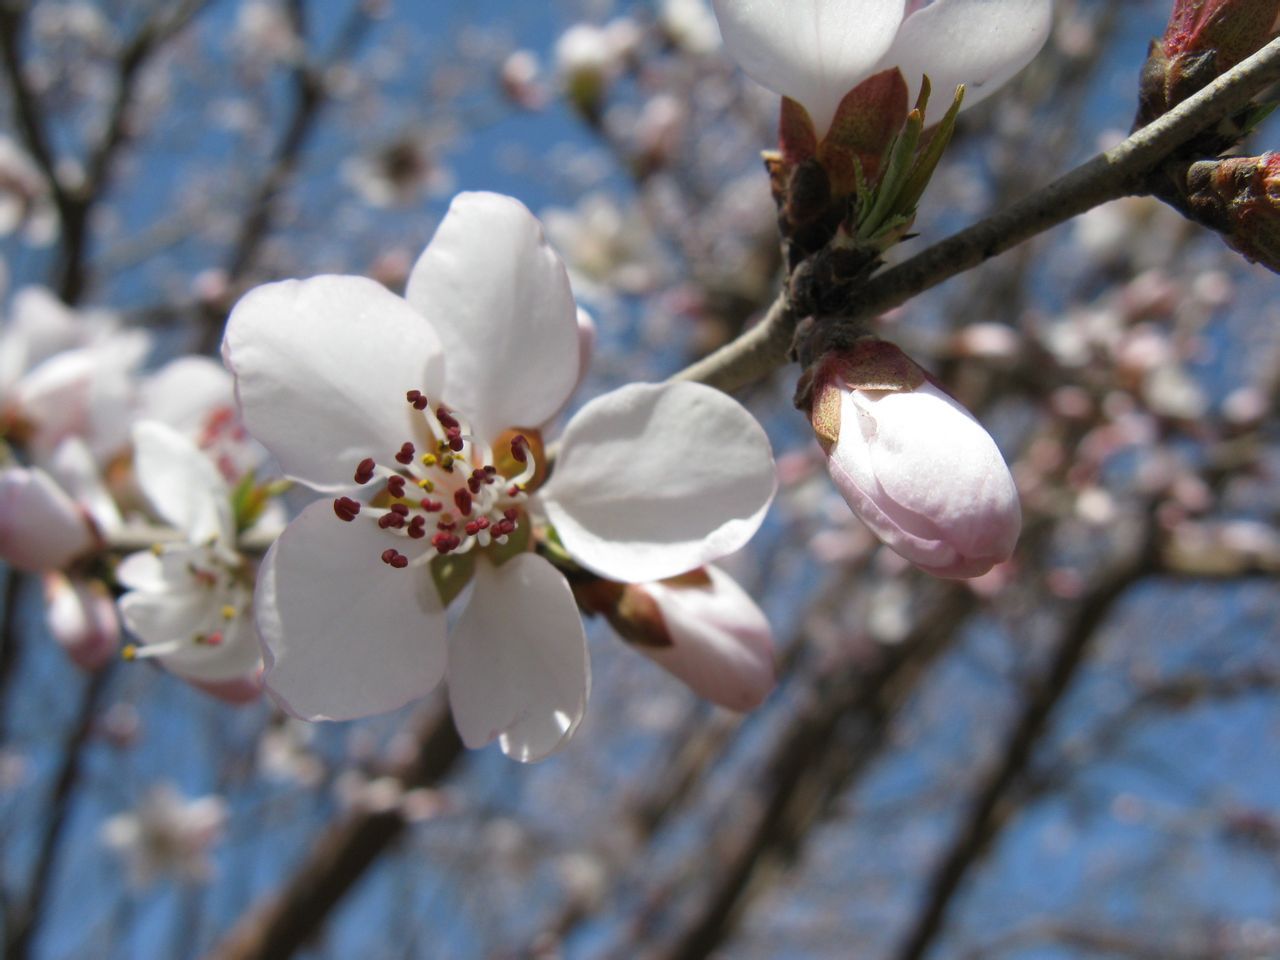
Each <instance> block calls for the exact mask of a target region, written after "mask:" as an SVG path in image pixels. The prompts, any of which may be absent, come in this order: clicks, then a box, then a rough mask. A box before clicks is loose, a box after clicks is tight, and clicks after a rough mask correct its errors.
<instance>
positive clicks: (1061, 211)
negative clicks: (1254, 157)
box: [676, 39, 1280, 391]
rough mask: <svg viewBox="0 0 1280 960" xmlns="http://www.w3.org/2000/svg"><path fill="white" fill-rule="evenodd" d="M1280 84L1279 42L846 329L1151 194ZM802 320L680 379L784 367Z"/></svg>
mask: <svg viewBox="0 0 1280 960" xmlns="http://www.w3.org/2000/svg"><path fill="white" fill-rule="evenodd" d="M1277 80H1280V39H1277V40H1273V41H1272V42H1271V43H1269V44H1267V46H1265V47H1263V48H1262V49H1261V50H1259V51H1258V52H1257V53H1255V54H1254V55H1253V56H1252V57H1249V58H1248V59H1247V60H1244V61H1243V62H1241V63H1240V64H1238V65H1237V66H1236V67H1234V68H1233V69H1232V70H1230V71H1229V72H1227V73H1225V74H1223V75H1222V76H1221V77H1219V78H1218V79H1216V80H1215V81H1213V82H1212V83H1210V84H1209V85H1208V86H1206V87H1205V88H1204V89H1203V90H1201V91H1200V92H1199V93H1197V94H1195V95H1194V96H1192V97H1189V98H1187V99H1186V100H1184V101H1183V102H1182V103H1180V104H1179V105H1178V106H1176V107H1174V108H1173V109H1172V110H1170V111H1169V112H1168V113H1166V114H1165V115H1164V116H1162V117H1160V118H1159V119H1158V120H1156V121H1154V122H1153V123H1150V124H1148V125H1147V126H1145V127H1143V128H1142V129H1140V130H1137V131H1135V132H1134V133H1133V134H1131V135H1130V136H1129V137H1128V138H1127V139H1125V140H1124V141H1122V142H1121V143H1119V144H1117V145H1116V146H1114V147H1112V148H1111V149H1110V150H1107V151H1104V152H1103V153H1100V154H1098V155H1097V156H1095V157H1094V158H1093V159H1091V160H1088V161H1087V162H1085V163H1084V164H1082V165H1081V166H1079V167H1077V168H1075V169H1074V170H1072V171H1071V172H1070V173H1067V174H1065V175H1064V176H1062V177H1060V178H1059V179H1057V180H1055V181H1054V182H1053V183H1051V184H1049V185H1048V186H1047V187H1044V188H1043V189H1041V190H1038V191H1036V192H1035V193H1034V194H1032V195H1031V196H1029V197H1026V198H1024V199H1023V200H1020V201H1018V202H1017V203H1015V204H1013V205H1012V206H1010V207H1009V208H1007V209H1005V210H1003V211H1001V212H1000V213H997V214H995V215H994V216H991V217H988V218H986V219H985V220H982V221H980V222H978V223H976V224H974V225H973V226H971V227H968V228H967V229H965V230H961V231H960V232H959V233H956V234H954V235H952V236H951V237H948V238H947V239H945V240H942V241H940V242H939V243H936V244H934V245H933V246H932V247H929V248H928V249H926V250H923V251H921V252H920V253H918V254H916V255H915V256H914V257H912V258H910V259H909V260H907V261H905V262H903V263H901V264H899V265H897V266H895V267H890V268H889V269H887V270H884V271H883V272H881V273H879V274H876V275H875V276H874V277H872V278H871V279H870V280H868V281H867V283H866V285H865V286H864V287H863V288H862V289H861V290H860V291H858V292H857V293H855V294H854V298H853V302H854V304H855V307H854V309H853V311H852V312H851V313H850V314H849V315H848V316H843V317H840V318H839V322H840V323H841V324H849V325H852V326H857V325H859V324H862V323H865V322H866V321H867V320H869V319H871V318H874V317H876V316H879V315H880V314H882V313H884V312H885V311H887V310H891V309H893V308H894V307H897V306H901V305H902V304H904V303H906V302H907V301H908V300H910V299H911V298H912V297H914V296H916V295H917V294H920V293H922V292H924V291H925V290H928V289H930V288H932V287H935V286H937V285H938V284H940V283H942V282H943V281H946V280H949V279H951V278H952V277H954V276H956V275H958V274H960V273H963V272H965V271H966V270H970V269H972V268H974V267H976V266H978V265H979V264H981V263H984V262H985V261H987V260H989V259H991V258H992V257H994V256H996V255H998V254H1001V253H1004V252H1005V251H1006V250H1009V249H1011V248H1012V247H1015V246H1017V245H1018V244H1020V243H1022V242H1023V241H1025V240H1029V239H1031V238H1032V237H1034V236H1036V235H1038V234H1040V233H1043V232H1044V231H1046V230H1048V229H1050V228H1051V227H1056V226H1057V225H1058V224H1061V223H1065V222H1066V221H1067V220H1070V219H1071V218H1072V217H1075V216H1078V215H1079V214H1081V213H1084V212H1085V211H1087V210H1090V209H1092V208H1093V207H1096V206H1098V205H1099V204H1102V203H1105V202H1107V201H1108V200H1115V199H1117V198H1119V197H1123V196H1127V195H1130V194H1133V193H1142V192H1146V187H1145V183H1146V181H1147V179H1148V178H1149V177H1150V176H1151V175H1152V174H1153V173H1154V172H1155V171H1157V170H1158V169H1159V168H1160V166H1161V165H1162V164H1163V163H1164V162H1165V161H1166V160H1167V159H1168V158H1169V157H1170V156H1171V155H1172V154H1173V153H1175V152H1176V151H1177V150H1178V148H1179V147H1182V146H1183V145H1184V144H1186V143H1187V142H1188V141H1190V140H1191V139H1193V138H1194V137H1195V136H1197V135H1198V134H1200V133H1201V132H1203V131H1204V130H1205V129H1206V128H1208V127H1210V126H1212V125H1213V124H1215V123H1217V122H1218V121H1220V120H1222V119H1223V118H1225V117H1228V116H1231V115H1232V114H1235V113H1237V112H1239V111H1240V110H1242V109H1243V108H1244V107H1245V106H1246V105H1247V104H1248V103H1249V101H1250V100H1251V99H1253V97H1255V96H1257V95H1258V94H1259V93H1260V92H1261V91H1262V90H1264V89H1265V88H1266V87H1268V86H1269V85H1271V84H1272V83H1275V82H1276V81H1277ZM799 319H801V318H799V317H795V316H793V315H790V314H789V311H787V310H786V309H785V306H780V305H779V304H776V303H775V305H774V307H773V308H772V309H771V310H770V311H769V316H768V317H767V318H766V320H765V321H764V322H762V323H761V324H759V325H757V326H756V327H754V328H752V329H750V330H748V331H747V332H746V333H745V334H744V335H743V336H741V337H739V338H738V339H737V340H735V341H734V342H733V343H730V344H727V345H726V346H724V347H722V348H720V349H719V350H717V351H716V352H715V353H713V354H711V355H710V356H708V357H706V358H705V359H703V360H700V361H698V362H697V363H695V364H694V365H692V366H691V367H689V369H687V370H685V371H682V372H681V373H679V374H677V375H676V378H677V379H685V380H699V381H701V382H703V383H709V384H712V385H713V386H716V387H719V388H720V389H722V390H726V391H733V390H737V389H740V388H741V387H743V386H745V385H747V384H748V383H751V382H752V381H753V380H756V379H759V378H760V377H762V376H764V375H765V374H767V373H768V372H769V371H771V370H773V369H776V368H777V367H780V366H782V365H783V364H785V363H786V362H787V358H788V355H789V353H790V349H791V334H792V333H793V332H794V327H795V323H796V321H798V320H799Z"/></svg>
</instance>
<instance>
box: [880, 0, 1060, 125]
mask: <svg viewBox="0 0 1280 960" xmlns="http://www.w3.org/2000/svg"><path fill="white" fill-rule="evenodd" d="M1052 23H1053V2H1052V0H937V2H936V3H933V4H930V5H929V6H927V7H925V8H924V9H923V10H918V11H917V12H915V13H913V14H912V15H911V16H909V17H908V18H907V19H906V20H905V21H904V22H903V24H902V30H901V31H900V32H899V33H898V37H897V39H896V40H895V41H894V42H893V46H892V47H891V48H890V49H889V52H888V53H886V54H885V56H884V59H883V60H882V61H881V62H880V65H879V69H888V68H889V67H894V66H896V67H899V68H900V69H901V70H902V75H903V77H905V78H906V81H907V86H908V88H909V89H910V91H911V100H912V102H914V101H915V98H916V94H917V93H919V91H920V78H921V76H922V75H923V74H926V73H927V74H928V75H929V83H930V85H931V86H932V88H933V100H931V102H930V106H931V110H930V115H931V118H932V119H934V120H937V119H938V118H940V117H941V116H942V114H943V112H944V111H945V110H946V108H947V106H948V105H949V104H950V103H951V97H952V95H953V94H954V93H955V89H956V85H957V84H960V83H963V84H965V94H964V104H963V105H964V107H966V108H968V107H972V106H973V105H974V104H976V103H979V102H981V101H982V100H985V99H986V98H987V97H989V96H990V95H991V94H993V93H995V92H996V91H997V90H999V89H1000V87H1002V86H1003V85H1004V84H1005V83H1007V82H1008V81H1009V80H1010V79H1012V77H1013V76H1014V74H1016V73H1017V72H1018V71H1019V70H1021V69H1022V68H1023V67H1025V66H1026V65H1027V64H1028V63H1030V62H1031V59H1032V58H1033V57H1034V56H1035V55H1036V54H1037V53H1039V52H1040V48H1041V47H1043V46H1044V42H1045V40H1046V39H1048V36H1049V28H1050V26H1052Z"/></svg>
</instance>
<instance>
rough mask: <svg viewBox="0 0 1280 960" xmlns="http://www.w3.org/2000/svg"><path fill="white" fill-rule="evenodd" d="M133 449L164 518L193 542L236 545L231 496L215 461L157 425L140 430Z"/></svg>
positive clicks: (151, 423)
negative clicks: (233, 543) (234, 542)
mask: <svg viewBox="0 0 1280 960" xmlns="http://www.w3.org/2000/svg"><path fill="white" fill-rule="evenodd" d="M133 445H134V468H135V470H136V471H137V475H138V485H139V486H140V487H142V492H143V493H145V494H146V496H147V499H148V500H149V501H150V502H151V506H152V507H154V508H155V511H156V512H157V513H158V514H160V516H161V517H162V518H164V519H165V520H167V521H168V522H169V523H171V524H173V525H174V526H175V527H177V528H178V529H179V530H181V531H182V532H183V533H185V534H186V535H187V539H188V540H190V541H191V542H192V543H211V542H218V543H223V544H228V545H230V544H231V543H232V542H233V541H234V537H235V529H234V525H233V521H232V517H231V499H230V497H231V493H230V491H229V490H228V489H227V484H226V481H225V480H223V479H222V474H221V473H219V472H218V468H217V467H216V466H215V465H214V463H213V461H212V460H210V459H209V458H208V457H206V456H205V455H204V454H203V453H201V452H200V450H199V449H197V447H196V445H195V444H194V443H192V442H191V441H190V440H188V439H187V438H186V437H184V436H183V435H182V434H180V433H178V432H177V431H176V430H174V429H173V428H172V427H169V426H166V425H165V424H163V423H159V422H158V421H155V420H144V421H142V422H141V423H137V424H135V425H134V428H133Z"/></svg>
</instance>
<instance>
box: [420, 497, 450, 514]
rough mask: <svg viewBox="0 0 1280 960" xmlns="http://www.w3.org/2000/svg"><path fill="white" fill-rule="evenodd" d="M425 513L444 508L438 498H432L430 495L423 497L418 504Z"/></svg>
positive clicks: (435, 511)
mask: <svg viewBox="0 0 1280 960" xmlns="http://www.w3.org/2000/svg"><path fill="white" fill-rule="evenodd" d="M418 506H420V507H422V509H423V510H425V511H427V513H439V512H440V511H441V510H443V509H444V504H443V503H441V502H440V501H439V500H432V499H431V498H430V497H424V498H423V499H422V500H421V501H420V502H419V504H418Z"/></svg>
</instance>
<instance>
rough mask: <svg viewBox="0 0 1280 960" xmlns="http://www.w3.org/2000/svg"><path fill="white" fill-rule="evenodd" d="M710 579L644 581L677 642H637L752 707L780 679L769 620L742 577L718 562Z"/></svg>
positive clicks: (697, 688) (701, 687)
mask: <svg viewBox="0 0 1280 960" xmlns="http://www.w3.org/2000/svg"><path fill="white" fill-rule="evenodd" d="M706 573H707V575H708V576H709V577H710V578H711V582H710V583H708V584H705V585H703V584H687V583H681V582H679V581H658V582H656V583H646V584H643V585H640V586H639V587H638V589H643V590H644V591H645V592H646V593H647V594H649V596H650V597H652V598H653V600H654V602H655V603H656V604H657V605H658V610H659V612H660V613H661V615H662V620H663V623H664V624H665V626H666V628H667V634H668V636H669V637H670V639H671V645H670V646H666V647H655V646H647V645H638V646H637V647H636V649H637V650H639V651H640V652H641V653H643V654H645V655H646V656H648V657H649V658H651V659H652V660H654V661H655V662H656V663H657V664H659V665H660V666H661V667H663V668H664V669H665V670H667V671H669V672H670V673H672V674H674V675H675V676H677V677H679V678H680V679H681V680H683V681H684V682H685V683H686V684H688V685H689V687H690V689H692V690H693V692H694V693H696V694H698V696H700V697H703V698H705V699H707V700H710V701H711V702H713V703H717V704H719V705H720V706H722V707H728V708H729V709H730V710H738V711H746V710H752V709H754V708H756V707H758V706H759V705H760V703H761V702H762V701H763V700H764V698H765V697H767V696H768V695H769V692H770V691H771V690H773V686H774V683H775V682H776V673H775V671H774V661H773V632H772V631H771V630H770V629H769V621H768V620H766V619H765V616H764V613H763V612H762V611H761V609H760V608H759V607H758V606H756V603H755V601H754V600H752V599H751V597H750V596H748V595H747V592H746V591H745V590H743V589H742V587H740V586H738V583H737V581H736V580H734V579H733V578H732V577H731V576H729V575H728V574H727V573H725V572H724V571H723V570H721V569H719V568H718V567H715V566H709V567H707V568H706Z"/></svg>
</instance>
